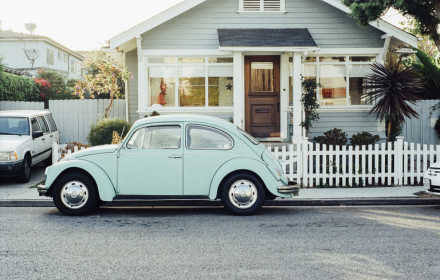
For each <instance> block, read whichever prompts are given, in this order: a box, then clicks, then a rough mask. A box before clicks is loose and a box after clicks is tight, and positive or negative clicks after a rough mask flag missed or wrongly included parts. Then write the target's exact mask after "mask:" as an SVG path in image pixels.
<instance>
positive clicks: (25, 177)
mask: <svg viewBox="0 0 440 280" xmlns="http://www.w3.org/2000/svg"><path fill="white" fill-rule="evenodd" d="M31 165H32V162H31V157H30V156H29V154H26V155H25V156H24V159H23V166H22V167H21V172H20V175H18V177H17V182H18V183H27V182H29V180H30V179H31Z"/></svg>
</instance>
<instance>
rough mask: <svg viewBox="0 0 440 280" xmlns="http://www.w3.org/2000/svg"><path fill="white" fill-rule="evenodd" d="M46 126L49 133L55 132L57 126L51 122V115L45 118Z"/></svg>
mask: <svg viewBox="0 0 440 280" xmlns="http://www.w3.org/2000/svg"><path fill="white" fill-rule="evenodd" d="M45 118H46V121H47V124H48V125H49V128H50V131H51V132H54V131H57V125H56V124H55V121H54V120H53V117H52V115H46V116H45Z"/></svg>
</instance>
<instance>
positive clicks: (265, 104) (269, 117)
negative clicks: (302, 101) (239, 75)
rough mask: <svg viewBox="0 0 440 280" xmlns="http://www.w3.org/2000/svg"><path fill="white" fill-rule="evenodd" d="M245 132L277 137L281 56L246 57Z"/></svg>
mask: <svg viewBox="0 0 440 280" xmlns="http://www.w3.org/2000/svg"><path fill="white" fill-rule="evenodd" d="M244 67H245V70H244V71H245V108H246V109H245V113H246V115H245V119H246V124H245V126H246V127H245V129H246V132H248V133H249V134H251V135H252V136H254V137H280V56H278V55H274V56H246V57H245V65H244Z"/></svg>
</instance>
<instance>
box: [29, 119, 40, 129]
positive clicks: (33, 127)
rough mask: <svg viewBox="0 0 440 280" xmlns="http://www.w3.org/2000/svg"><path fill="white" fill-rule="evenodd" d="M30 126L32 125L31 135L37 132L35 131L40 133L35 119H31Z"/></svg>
mask: <svg viewBox="0 0 440 280" xmlns="http://www.w3.org/2000/svg"><path fill="white" fill-rule="evenodd" d="M31 124H32V133H34V132H37V131H41V129H40V125H39V124H38V121H37V118H32V119H31Z"/></svg>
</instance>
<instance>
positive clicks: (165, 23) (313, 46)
mask: <svg viewBox="0 0 440 280" xmlns="http://www.w3.org/2000/svg"><path fill="white" fill-rule="evenodd" d="M349 12H350V10H349V8H348V7H345V6H343V5H342V4H340V3H339V2H338V1H336V0H307V1H305V0H259V1H258V0H257V1H255V0H222V1H217V0H186V1H183V2H181V3H180V4H178V5H176V6H174V7H172V8H170V9H168V10H166V11H164V12H163V13H161V14H159V15H157V16H155V17H153V18H150V19H148V20H147V21H145V22H143V23H141V24H139V25H137V26H135V27H133V28H131V29H129V30H127V31H125V32H123V33H122V34H119V35H117V36H116V37H114V38H112V39H111V40H110V47H111V48H112V49H116V50H117V51H119V52H123V53H125V61H126V66H128V68H129V70H130V71H131V72H132V73H133V75H134V78H133V79H131V80H129V82H128V100H129V113H130V121H134V120H136V119H138V118H141V117H143V116H144V115H147V114H150V113H151V112H152V111H157V112H159V113H160V114H176V113H196V114H206V115H212V116H218V117H221V118H224V119H226V120H229V119H231V120H232V119H233V122H234V123H235V124H236V125H237V126H239V127H241V128H243V129H245V130H246V131H247V132H249V133H250V134H251V135H253V136H255V137H258V138H260V139H262V140H269V141H286V140H289V139H290V136H291V135H292V136H293V137H292V141H293V142H297V141H299V140H301V139H302V137H303V136H304V132H303V129H302V128H301V127H300V123H301V120H302V116H303V111H302V105H301V101H300V99H301V94H302V87H301V79H302V78H303V77H304V78H311V79H316V81H318V82H319V83H321V85H322V88H321V89H320V91H319V92H318V93H317V98H318V100H319V103H320V106H321V108H320V109H319V111H318V112H319V115H320V120H319V122H317V123H314V128H313V129H312V131H311V135H310V136H311V137H313V136H315V135H318V134H322V132H324V131H327V130H328V129H331V128H334V127H337V128H340V129H342V130H343V131H345V132H347V133H348V134H349V136H351V135H352V134H353V133H356V132H360V131H368V132H371V133H374V134H377V133H379V134H380V135H381V136H382V137H384V132H383V131H384V129H383V124H380V123H379V122H378V120H377V119H376V115H369V114H368V112H369V110H370V109H371V107H372V105H371V103H370V102H369V101H368V100H366V99H363V98H362V93H363V92H364V89H363V86H362V85H363V84H364V82H365V81H364V78H363V77H364V75H365V74H366V73H367V72H368V71H369V66H370V64H372V63H373V62H375V61H377V62H383V58H384V57H385V55H386V53H387V52H388V50H389V49H391V48H395V49H399V48H401V47H404V46H416V44H417V38H416V37H414V36H413V35H411V34H409V33H406V32H404V31H402V30H400V29H398V28H397V27H395V26H392V25H390V24H389V23H386V22H384V21H382V20H378V21H375V22H372V23H371V24H370V26H368V27H366V28H363V27H360V26H359V25H358V24H357V23H356V21H355V20H354V19H351V18H349V17H348V15H347V14H348V13H349Z"/></svg>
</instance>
